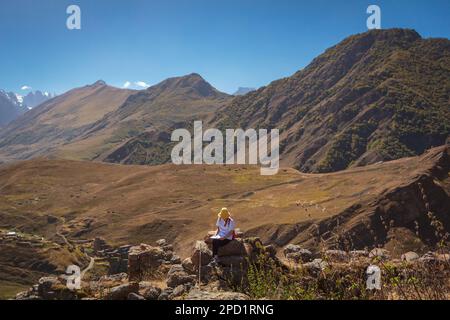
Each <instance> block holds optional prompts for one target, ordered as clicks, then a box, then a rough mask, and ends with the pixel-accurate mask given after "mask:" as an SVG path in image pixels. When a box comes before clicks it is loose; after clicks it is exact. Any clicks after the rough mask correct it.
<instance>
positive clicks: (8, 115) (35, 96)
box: [0, 90, 54, 126]
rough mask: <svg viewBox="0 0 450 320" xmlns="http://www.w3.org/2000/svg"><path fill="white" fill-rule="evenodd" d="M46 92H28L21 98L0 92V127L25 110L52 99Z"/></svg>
mask: <svg viewBox="0 0 450 320" xmlns="http://www.w3.org/2000/svg"><path fill="white" fill-rule="evenodd" d="M53 97H54V95H52V94H51V93H48V92H41V91H39V90H38V91H35V92H32V91H31V92H29V93H28V94H27V95H25V96H22V95H19V94H17V93H14V92H5V91H3V90H0V126H2V125H6V124H7V123H9V122H11V121H12V120H14V119H15V118H17V117H18V116H20V115H21V114H23V113H25V112H26V111H27V110H29V109H32V108H34V107H36V106H38V105H39V104H41V103H43V102H45V101H47V100H49V99H51V98H53Z"/></svg>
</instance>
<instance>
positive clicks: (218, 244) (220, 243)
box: [212, 239, 231, 257]
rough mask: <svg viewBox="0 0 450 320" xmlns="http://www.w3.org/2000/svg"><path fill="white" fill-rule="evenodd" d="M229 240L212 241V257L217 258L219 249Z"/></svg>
mask: <svg viewBox="0 0 450 320" xmlns="http://www.w3.org/2000/svg"><path fill="white" fill-rule="evenodd" d="M230 241H231V240H228V239H223V240H219V239H214V240H213V246H212V247H213V256H214V257H215V256H217V254H218V252H219V248H220V247H223V246H225V245H227V244H228V243H229V242H230Z"/></svg>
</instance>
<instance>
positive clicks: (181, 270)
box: [167, 264, 185, 276]
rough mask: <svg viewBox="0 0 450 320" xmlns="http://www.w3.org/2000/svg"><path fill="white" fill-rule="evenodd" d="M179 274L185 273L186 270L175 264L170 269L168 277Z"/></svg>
mask: <svg viewBox="0 0 450 320" xmlns="http://www.w3.org/2000/svg"><path fill="white" fill-rule="evenodd" d="M177 272H185V271H184V268H183V266H182V265H181V264H174V265H172V266H171V267H170V269H169V272H168V273H167V275H168V276H170V275H172V274H174V273H177Z"/></svg>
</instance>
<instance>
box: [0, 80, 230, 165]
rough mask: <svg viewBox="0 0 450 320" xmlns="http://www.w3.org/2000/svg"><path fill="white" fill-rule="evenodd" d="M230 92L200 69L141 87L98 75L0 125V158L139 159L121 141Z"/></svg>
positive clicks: (192, 113)
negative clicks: (104, 79)
mask: <svg viewBox="0 0 450 320" xmlns="http://www.w3.org/2000/svg"><path fill="white" fill-rule="evenodd" d="M229 98H230V96H228V95H227V94H224V93H221V92H219V91H217V90H216V89H214V88H213V87H212V86H211V85H210V84H209V83H207V82H206V81H205V80H204V79H203V78H202V77H200V76H199V75H198V74H190V75H187V76H184V77H176V78H170V79H167V80H165V81H163V82H161V83H159V84H157V85H155V86H152V87H150V88H148V89H147V90H142V91H132V90H123V89H117V88H112V87H109V86H107V85H106V84H105V83H104V82H102V81H99V82H97V83H95V84H93V85H91V86H86V87H83V88H79V89H74V90H72V91H69V92H68V93H66V94H64V95H61V96H58V97H56V98H54V99H52V100H50V101H48V102H45V103H44V104H42V105H40V106H39V107H38V108H36V109H34V110H31V111H30V112H29V113H27V114H26V115H25V116H24V117H21V118H20V119H18V120H17V121H15V122H13V123H11V124H10V125H9V126H8V127H6V128H5V129H4V130H3V131H0V158H3V161H7V160H13V159H29V158H31V157H35V156H41V155H42V156H52V157H58V158H66V159H83V160H92V159H97V160H107V161H114V162H126V161H125V158H126V159H134V160H133V161H132V163H140V162H142V160H140V159H141V157H142V156H141V155H140V154H134V153H135V152H136V151H137V150H136V148H131V149H130V150H128V152H127V153H126V154H125V155H123V157H122V156H121V151H120V150H122V148H123V146H124V145H129V144H128V143H130V144H133V143H134V141H136V139H138V140H139V139H140V138H142V137H146V134H147V133H148V132H155V131H156V132H158V133H161V132H162V133H164V132H166V131H167V130H168V129H167V128H171V127H172V126H173V125H174V124H176V123H177V122H182V121H186V120H187V119H191V118H192V119H198V118H203V117H204V116H206V115H208V114H210V113H211V112H214V111H216V110H217V109H219V108H220V107H222V106H223V105H224V104H225V102H227V101H228V100H229ZM145 143H148V141H145ZM116 149H120V150H119V151H117V150H116ZM145 156H146V157H147V155H145ZM155 156H156V159H158V156H159V155H158V154H156V155H155ZM111 159H114V160H111ZM144 160H145V158H144ZM152 161H153V162H156V163H159V162H160V161H158V160H155V159H153V160H152ZM144 162H145V161H144Z"/></svg>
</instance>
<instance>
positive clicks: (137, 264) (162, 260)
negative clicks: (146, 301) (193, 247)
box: [128, 239, 180, 281]
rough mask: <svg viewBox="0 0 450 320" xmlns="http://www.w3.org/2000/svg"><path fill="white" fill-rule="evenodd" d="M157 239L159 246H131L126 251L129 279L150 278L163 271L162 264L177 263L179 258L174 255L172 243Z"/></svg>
mask: <svg viewBox="0 0 450 320" xmlns="http://www.w3.org/2000/svg"><path fill="white" fill-rule="evenodd" d="M162 240H163V239H161V240H159V241H158V243H159V246H157V247H154V246H150V245H147V244H144V243H142V244H140V245H139V246H133V247H131V248H130V249H129V252H128V275H129V278H130V281H141V280H144V279H146V278H152V277H154V276H155V275H157V274H158V272H163V269H164V268H162V267H163V266H169V265H172V264H174V263H179V262H180V259H179V257H177V256H174V253H173V247H172V245H168V244H166V241H165V240H164V241H162Z"/></svg>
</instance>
